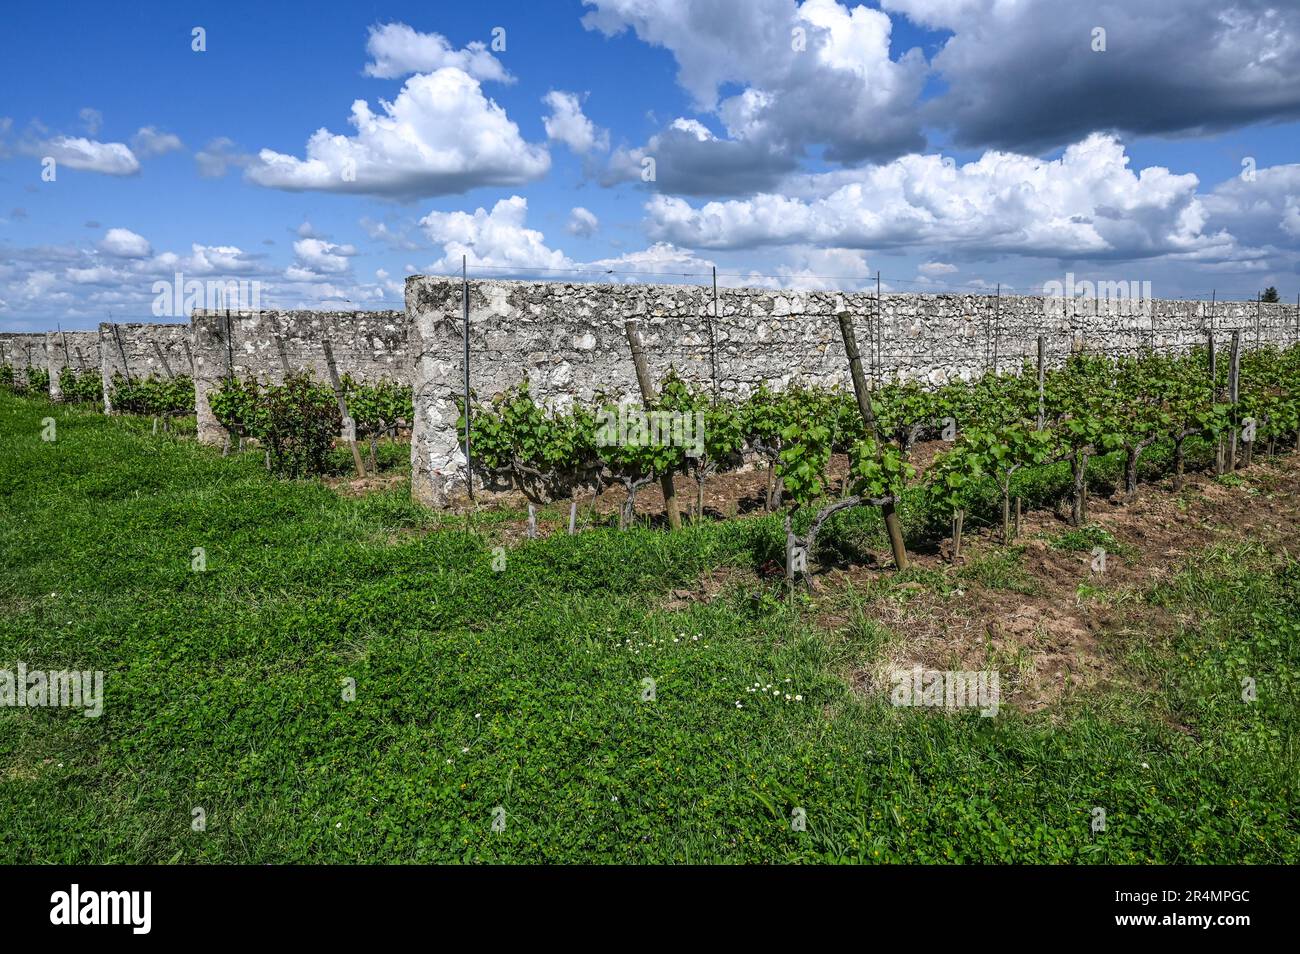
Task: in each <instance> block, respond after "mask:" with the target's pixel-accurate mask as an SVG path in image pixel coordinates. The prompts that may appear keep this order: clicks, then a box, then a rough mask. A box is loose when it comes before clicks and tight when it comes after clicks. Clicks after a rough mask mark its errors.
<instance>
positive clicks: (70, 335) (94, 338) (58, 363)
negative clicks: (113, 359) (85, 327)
mask: <svg viewBox="0 0 1300 954" xmlns="http://www.w3.org/2000/svg"><path fill="white" fill-rule="evenodd" d="M45 356H46V360H47V364H46V368H47V370H48V371H49V372H50V397H51V398H53V399H54V400H56V401H58V400H61V399H62V398H63V391H62V389H61V388H60V387H59V372H60V371H62V370H63V369H64V368H71V369H72V370H73V371H98V370H99V361H100V358H99V332H98V331H47V332H46V333H45Z"/></svg>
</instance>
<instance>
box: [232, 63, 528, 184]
mask: <svg viewBox="0 0 1300 954" xmlns="http://www.w3.org/2000/svg"><path fill="white" fill-rule="evenodd" d="M380 105H381V107H382V112H381V113H375V112H373V111H372V110H371V108H370V106H369V104H368V103H367V102H366V101H365V100H357V101H356V102H354V103H353V104H352V115H351V117H350V122H351V124H352V126H353V127H354V128H355V130H356V133H355V135H352V136H343V135H338V134H335V133H331V132H330V131H329V130H328V129H323V128H322V129H318V130H317V131H316V132H315V133H314V134H313V135H312V137H311V138H310V139H309V140H308V141H307V151H306V157H305V158H298V157H297V156H289V155H285V154H283V153H279V152H275V151H274V150H271V149H263V150H262V151H261V152H260V153H258V157H257V161H256V163H255V164H253V165H252V166H250V167H249V168H248V170H247V171H246V173H245V175H246V176H247V177H248V178H249V179H250V180H252V181H253V182H256V183H257V184H258V185H263V186H267V187H270V188H275V189H286V190H290V191H303V190H317V191H322V192H350V193H360V194H369V195H378V196H387V197H390V198H396V199H414V198H417V197H420V196H435V195H448V194H454V193H460V192H464V191H466V190H467V189H471V188H475V187H478V186H484V185H516V184H519V183H523V182H528V181H531V180H533V179H537V178H540V177H541V176H543V175H545V173H546V172H547V170H548V169H549V168H550V165H551V157H550V155H549V153H547V151H546V148H545V147H544V146H536V145H532V144H530V143H527V142H525V141H524V140H523V138H522V137H521V136H520V134H519V127H518V126H516V125H515V123H514V122H512V121H511V120H510V118H509V117H508V116H506V113H505V110H503V109H502V108H501V107H500V106H498V105H497V104H496V103H495V102H493V101H492V100H490V99H488V98H487V97H485V96H484V95H483V91H482V90H481V89H480V88H479V84H478V81H477V80H475V79H474V78H473V77H472V76H470V75H469V74H468V73H466V72H464V71H463V70H461V69H458V68H456V67H450V66H449V67H443V68H442V69H439V70H436V71H435V72H433V73H428V74H420V75H417V76H412V77H411V78H410V79H408V80H407V81H406V83H405V84H404V85H403V87H402V90H401V92H399V93H398V94H397V97H396V99H394V100H393V102H391V103H389V102H385V101H382V100H381V101H380Z"/></svg>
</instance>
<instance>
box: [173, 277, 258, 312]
mask: <svg viewBox="0 0 1300 954" xmlns="http://www.w3.org/2000/svg"><path fill="white" fill-rule="evenodd" d="M153 294H154V300H153V313H154V317H155V318H188V317H189V316H190V314H191V313H192V312H193V311H195V310H196V309H202V310H204V311H238V312H253V313H258V312H260V311H261V310H262V283H261V282H260V281H258V280H256V279H253V280H252V281H249V280H248V279H246V278H244V279H240V280H238V281H236V280H235V279H233V278H227V279H215V280H209V281H206V282H202V281H199V280H198V279H197V278H191V279H189V280H188V281H187V280H186V278H185V275H184V274H183V273H181V272H177V273H176V275H175V277H174V279H173V280H172V281H170V282H169V281H167V280H165V279H160V280H159V281H156V282H154V283H153Z"/></svg>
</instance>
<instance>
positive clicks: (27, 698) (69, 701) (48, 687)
mask: <svg viewBox="0 0 1300 954" xmlns="http://www.w3.org/2000/svg"><path fill="white" fill-rule="evenodd" d="M0 706H5V707H12V708H18V709H22V708H31V709H40V708H46V707H55V706H61V707H64V708H72V709H84V710H85V711H84V712H83V713H82V715H84V716H85V717H86V718H87V719H96V718H98V717H99V716H100V715H102V714H103V712H104V673H103V672H102V671H99V670H96V671H94V672H79V671H77V670H75V669H73V670H66V669H60V670H57V671H56V670H47V669H28V668H27V664H26V663H22V662H20V663H19V664H18V666H17V667H16V669H0Z"/></svg>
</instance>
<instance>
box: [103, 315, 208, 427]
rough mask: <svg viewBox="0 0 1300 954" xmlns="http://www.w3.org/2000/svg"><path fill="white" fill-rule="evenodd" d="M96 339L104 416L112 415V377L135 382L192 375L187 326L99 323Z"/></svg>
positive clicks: (190, 348) (192, 354)
mask: <svg viewBox="0 0 1300 954" xmlns="http://www.w3.org/2000/svg"><path fill="white" fill-rule="evenodd" d="M99 339H100V352H101V355H102V360H101V363H100V375H101V377H102V379H103V382H104V413H106V414H110V413H112V411H113V379H114V377H116V376H121V377H124V378H130V379H132V380H139V379H142V378H148V377H151V376H152V377H159V378H175V377H179V376H181V375H190V376H193V374H194V349H193V347H192V346H191V344H190V326H189V325H187V324H152V323H136V322H131V323H112V322H100V325H99Z"/></svg>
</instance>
